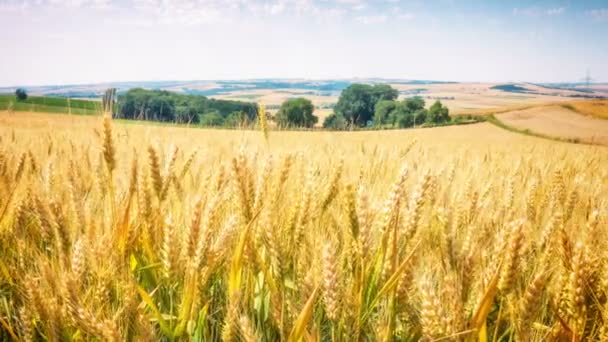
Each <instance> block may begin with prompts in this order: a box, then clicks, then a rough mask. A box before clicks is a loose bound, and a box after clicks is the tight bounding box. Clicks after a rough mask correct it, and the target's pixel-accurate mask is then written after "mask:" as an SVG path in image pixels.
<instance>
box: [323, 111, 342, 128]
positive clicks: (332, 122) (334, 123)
mask: <svg viewBox="0 0 608 342" xmlns="http://www.w3.org/2000/svg"><path fill="white" fill-rule="evenodd" d="M323 128H326V129H334V130H345V129H347V128H348V122H346V119H344V117H343V116H342V115H340V114H336V113H332V114H330V115H328V116H326V117H325V120H323Z"/></svg>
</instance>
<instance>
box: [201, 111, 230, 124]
mask: <svg viewBox="0 0 608 342" xmlns="http://www.w3.org/2000/svg"><path fill="white" fill-rule="evenodd" d="M201 124H202V125H203V126H221V125H223V124H224V118H223V117H222V116H221V115H220V113H219V112H217V111H213V112H209V113H205V114H203V115H201Z"/></svg>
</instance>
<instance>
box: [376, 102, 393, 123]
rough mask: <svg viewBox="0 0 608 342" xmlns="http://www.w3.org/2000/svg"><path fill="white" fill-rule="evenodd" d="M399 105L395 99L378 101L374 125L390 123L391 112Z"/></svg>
mask: <svg viewBox="0 0 608 342" xmlns="http://www.w3.org/2000/svg"><path fill="white" fill-rule="evenodd" d="M396 107H397V102H396V101H393V100H380V101H378V102H377V103H376V107H375V111H374V125H376V126H382V125H386V124H387V123H389V121H390V118H391V114H392V112H393V111H394V110H395V108H396Z"/></svg>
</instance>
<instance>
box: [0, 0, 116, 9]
mask: <svg viewBox="0 0 608 342" xmlns="http://www.w3.org/2000/svg"><path fill="white" fill-rule="evenodd" d="M113 6H114V3H113V0H0V11H24V10H27V9H30V8H71V9H79V8H91V9H109V8H112V7H113Z"/></svg>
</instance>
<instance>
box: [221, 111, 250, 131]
mask: <svg viewBox="0 0 608 342" xmlns="http://www.w3.org/2000/svg"><path fill="white" fill-rule="evenodd" d="M249 122H250V120H249V117H248V116H247V114H246V113H245V112H232V113H230V114H228V116H227V117H226V119H225V120H224V126H226V127H245V126H248V125H249Z"/></svg>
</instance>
